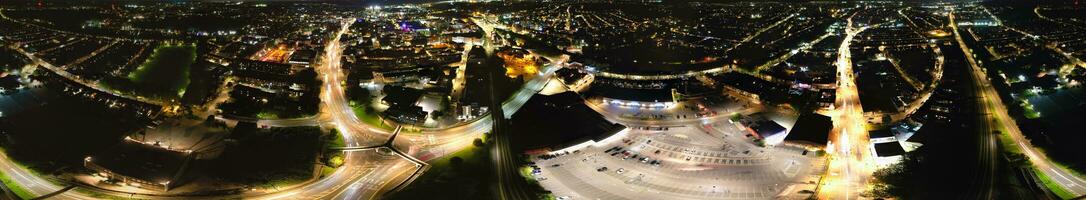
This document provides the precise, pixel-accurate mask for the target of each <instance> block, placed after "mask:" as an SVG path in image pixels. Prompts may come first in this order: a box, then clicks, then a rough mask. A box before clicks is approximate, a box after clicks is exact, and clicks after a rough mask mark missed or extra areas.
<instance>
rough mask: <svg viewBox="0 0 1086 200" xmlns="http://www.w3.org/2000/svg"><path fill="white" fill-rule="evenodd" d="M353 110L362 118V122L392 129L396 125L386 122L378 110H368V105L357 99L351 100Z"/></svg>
mask: <svg viewBox="0 0 1086 200" xmlns="http://www.w3.org/2000/svg"><path fill="white" fill-rule="evenodd" d="M350 105H351V110H352V111H354V115H355V116H356V117H358V119H359V120H362V123H366V124H369V125H370V126H374V127H377V128H381V129H385V130H392V129H393V128H394V127H392V126H389V125H387V124H385V123H384V122H383V121H382V120H381V117H380V116H379V114H378V113H377V112H368V111H367V110H366V105H363V104H360V103H358V102H356V101H351V102H350Z"/></svg>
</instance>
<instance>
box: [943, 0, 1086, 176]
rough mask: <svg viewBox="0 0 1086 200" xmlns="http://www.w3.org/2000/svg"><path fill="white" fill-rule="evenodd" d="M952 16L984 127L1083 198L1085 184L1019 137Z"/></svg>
mask: <svg viewBox="0 0 1086 200" xmlns="http://www.w3.org/2000/svg"><path fill="white" fill-rule="evenodd" d="M954 19H955V16H954V12H953V10H952V12H950V24H951V28H953V30H954V37H955V39H956V40H957V41H958V45H960V46H961V47H962V51H964V53H965V55H966V56H965V58H966V61H968V62H969V65H970V66H971V70H969V71H970V72H971V74H972V75H973V79H974V85H975V86H976V89H977V96H978V97H979V98H980V99H981V102H978V104H981V105H980V106H981V107H982V108H983V109H982V110H983V111H984V112H986V113H988V114H987V115H988V116H990V118H988V120H985V121H986V123H987V126H988V127H990V129H992V130H994V131H1000V132H1001V133H1002V134H1007V136H1008V137H1009V138H1010V139H1011V140H1013V142H1014V145H1015V146H1012V147H1007V148H1017V149H1020V150H1021V151H1022V153H1023V154H1025V155H1026V157H1027V158H1029V160H1030V162H1032V163H1033V166H1034V167H1035V168H1036V170H1037V171H1039V172H1041V173H1043V174H1044V175H1046V176H1048V177H1049V178H1050V179H1052V181H1055V182H1056V183H1058V184H1059V185H1060V186H1062V187H1063V189H1065V190H1067V191H1068V192H1070V193H1071V194H1074V195H1075V196H1082V195H1086V180H1083V179H1082V177H1078V176H1076V175H1075V174H1074V173H1072V172H1070V171H1068V170H1067V169H1064V168H1061V167H1059V166H1058V165H1056V164H1055V163H1053V162H1052V161H1051V160H1049V159H1048V156H1047V155H1045V154H1044V153H1042V152H1040V151H1039V150H1037V149H1036V148H1034V147H1033V145H1032V144H1030V143H1029V140H1028V139H1027V138H1026V137H1025V136H1024V135H1023V134H1022V131H1021V129H1019V128H1018V124H1017V122H1015V120H1014V118H1012V117H1011V116H1010V115H1009V114H1007V107H1006V105H1004V104H1003V100H1002V99H1001V97H1000V96H999V92H998V91H996V89H995V88H994V87H992V84H991V80H989V79H988V76H987V74H985V70H984V69H983V68H982V67H981V66H980V65H979V64H978V63H977V61H976V59H975V58H973V51H972V49H970V48H969V46H968V45H967V44H966V43H965V40H964V39H962V37H961V34H959V33H958V32H959V31H958V29H959V28H958V26H957V23H955V21H954Z"/></svg>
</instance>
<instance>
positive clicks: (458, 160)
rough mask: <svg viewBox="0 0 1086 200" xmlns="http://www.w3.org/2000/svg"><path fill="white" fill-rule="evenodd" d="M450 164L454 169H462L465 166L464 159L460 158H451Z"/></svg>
mask: <svg viewBox="0 0 1086 200" xmlns="http://www.w3.org/2000/svg"><path fill="white" fill-rule="evenodd" d="M449 164H452V166H453V167H460V166H463V165H464V159H463V158H460V156H453V157H452V158H449Z"/></svg>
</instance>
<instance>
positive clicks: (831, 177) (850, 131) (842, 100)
mask: <svg viewBox="0 0 1086 200" xmlns="http://www.w3.org/2000/svg"><path fill="white" fill-rule="evenodd" d="M869 27H870V26H865V27H861V28H854V25H853V24H852V18H851V17H849V19H848V25H847V26H846V28H845V38H844V40H843V41H842V42H841V46H840V47H838V49H837V54H838V57H837V62H836V65H837V73H838V77H839V78H838V80H837V81H838V88H837V97H836V98H837V99H836V100H835V105H837V106H838V107H837V109H836V110H835V111H833V112H832V113H833V115H832V117H833V131H832V134H831V137H830V140H831V141H830V146H829V147H827V149H826V150H827V151H828V153H829V154H830V159H831V160H830V163H829V167H830V168H829V169H828V170H827V171H826V173H827V174H826V177H825V178H824V180H823V183H822V184H823V185H822V186H821V187H819V191H818V197H819V199H850V198H853V197H854V196H858V195H859V194H860V193H861V192H863V191H864V190H865V189H867V181H868V177H869V176H870V175H871V173H872V172H873V171H874V161H873V160H872V159H871V155H870V154H871V151H870V150H869V149H868V146H870V143H869V141H868V140H869V138H868V135H867V130H866V128H865V126H864V125H865V124H866V120H865V119H864V116H863V106H862V105H861V104H860V96H859V92H858V91H857V88H856V81H855V77H853V72H852V67H853V66H852V52H851V51H850V50H849V45H850V43H851V42H852V40H853V38H854V37H856V35H857V34H859V33H860V32H863V31H864V30H866V29H867V28H869ZM842 174H843V176H842Z"/></svg>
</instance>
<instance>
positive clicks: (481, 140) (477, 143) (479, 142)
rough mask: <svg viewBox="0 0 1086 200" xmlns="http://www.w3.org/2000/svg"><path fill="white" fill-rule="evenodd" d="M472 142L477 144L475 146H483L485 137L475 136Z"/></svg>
mask: <svg viewBox="0 0 1086 200" xmlns="http://www.w3.org/2000/svg"><path fill="white" fill-rule="evenodd" d="M471 144H472V145H475V147H482V146H483V139H479V138H475V140H472V141H471Z"/></svg>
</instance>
